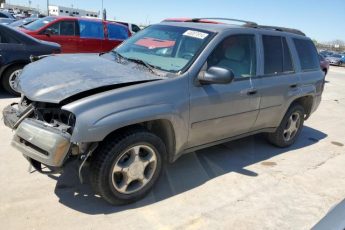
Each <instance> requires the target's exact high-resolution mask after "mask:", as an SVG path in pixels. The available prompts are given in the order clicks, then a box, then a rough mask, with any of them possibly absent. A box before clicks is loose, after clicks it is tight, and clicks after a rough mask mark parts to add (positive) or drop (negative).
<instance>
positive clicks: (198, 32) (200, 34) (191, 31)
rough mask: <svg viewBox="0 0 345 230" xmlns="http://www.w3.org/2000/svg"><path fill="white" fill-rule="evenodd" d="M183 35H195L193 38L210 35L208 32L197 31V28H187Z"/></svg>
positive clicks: (202, 37)
mask: <svg viewBox="0 0 345 230" xmlns="http://www.w3.org/2000/svg"><path fill="white" fill-rule="evenodd" d="M183 35H184V36H189V37H193V38H199V39H205V38H206V37H207V36H208V34H207V33H203V32H200V31H195V30H187V31H186V32H184V33H183Z"/></svg>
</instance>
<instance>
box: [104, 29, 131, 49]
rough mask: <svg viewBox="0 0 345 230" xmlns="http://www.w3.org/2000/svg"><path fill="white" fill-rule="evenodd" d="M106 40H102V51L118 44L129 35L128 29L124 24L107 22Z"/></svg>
mask: <svg viewBox="0 0 345 230" xmlns="http://www.w3.org/2000/svg"><path fill="white" fill-rule="evenodd" d="M106 26H107V34H108V37H107V40H105V42H104V47H103V51H104V52H107V51H110V50H112V49H114V48H115V47H117V46H118V45H120V44H121V43H122V42H123V41H124V40H126V39H127V38H128V36H129V34H128V29H127V27H126V26H123V25H120V24H116V23H107V25H106Z"/></svg>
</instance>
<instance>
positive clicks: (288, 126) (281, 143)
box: [268, 104, 305, 148]
mask: <svg viewBox="0 0 345 230" xmlns="http://www.w3.org/2000/svg"><path fill="white" fill-rule="evenodd" d="M304 115H305V111H304V108H303V106H301V105H299V104H293V105H292V106H291V107H290V108H289V109H288V111H287V112H286V114H285V116H284V118H283V120H282V122H281V123H280V125H279V127H278V128H277V130H276V132H274V133H269V134H268V140H269V142H271V143H272V144H274V145H276V146H278V147H281V148H284V147H289V146H290V145H292V144H293V143H294V142H295V141H296V139H297V137H298V136H299V134H300V132H301V130H302V128H303V123H304Z"/></svg>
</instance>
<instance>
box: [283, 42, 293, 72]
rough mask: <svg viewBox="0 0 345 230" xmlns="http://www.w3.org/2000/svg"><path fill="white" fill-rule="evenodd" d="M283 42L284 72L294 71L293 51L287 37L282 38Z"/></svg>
mask: <svg viewBox="0 0 345 230" xmlns="http://www.w3.org/2000/svg"><path fill="white" fill-rule="evenodd" d="M282 44H283V72H293V71H294V68H293V64H292V59H291V53H290V49H289V46H288V44H287V42H286V39H285V38H282Z"/></svg>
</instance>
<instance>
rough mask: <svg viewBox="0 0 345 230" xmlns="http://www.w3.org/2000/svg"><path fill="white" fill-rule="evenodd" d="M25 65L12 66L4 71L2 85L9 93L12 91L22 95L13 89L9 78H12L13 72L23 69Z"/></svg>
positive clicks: (13, 93)
mask: <svg viewBox="0 0 345 230" xmlns="http://www.w3.org/2000/svg"><path fill="white" fill-rule="evenodd" d="M23 67H24V66H23V65H15V66H11V67H9V68H8V69H7V70H5V72H4V73H3V75H2V78H1V83H2V87H3V88H4V89H5V90H6V91H7V92H8V93H10V94H11V95H14V96H17V97H18V96H20V93H19V92H17V91H15V90H13V89H12V87H11V86H10V81H9V79H10V77H11V75H12V73H14V72H15V71H17V70H21V69H23Z"/></svg>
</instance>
